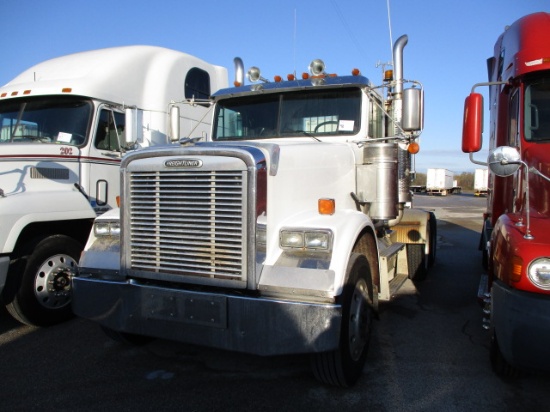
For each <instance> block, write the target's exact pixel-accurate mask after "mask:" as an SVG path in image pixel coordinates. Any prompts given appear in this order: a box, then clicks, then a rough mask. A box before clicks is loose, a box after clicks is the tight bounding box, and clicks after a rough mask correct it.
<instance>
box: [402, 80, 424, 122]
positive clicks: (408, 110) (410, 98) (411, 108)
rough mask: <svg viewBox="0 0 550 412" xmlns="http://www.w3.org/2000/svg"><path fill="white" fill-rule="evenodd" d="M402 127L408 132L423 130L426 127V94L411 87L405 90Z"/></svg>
mask: <svg viewBox="0 0 550 412" xmlns="http://www.w3.org/2000/svg"><path fill="white" fill-rule="evenodd" d="M401 127H402V128H403V130H405V131H408V132H414V131H419V130H422V129H423V127H424V92H423V90H421V89H417V88H415V87H411V88H409V89H405V90H403V116H402V120H401Z"/></svg>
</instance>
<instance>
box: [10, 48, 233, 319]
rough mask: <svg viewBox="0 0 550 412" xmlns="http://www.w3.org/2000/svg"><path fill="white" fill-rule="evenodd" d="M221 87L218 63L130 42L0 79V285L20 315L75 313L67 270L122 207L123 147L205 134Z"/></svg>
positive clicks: (46, 316)
mask: <svg viewBox="0 0 550 412" xmlns="http://www.w3.org/2000/svg"><path fill="white" fill-rule="evenodd" d="M221 87H227V70H226V69H225V68H222V67H218V66H214V65H211V64H208V63H206V62H204V61H202V60H200V59H198V58H196V57H193V56H190V55H188V54H185V53H181V52H177V51H174V50H169V49H165V48H160V47H152V46H128V47H116V48H109V49H103V50H95V51H88V52H82V53H77V54H72V55H67V56H63V57H59V58H55V59H52V60H48V61H45V62H42V63H40V64H38V65H36V66H33V67H31V68H29V69H28V70H26V71H24V72H23V73H21V74H20V75H19V76H17V77H16V78H15V79H13V80H12V81H10V82H9V83H8V84H6V85H5V86H3V87H1V88H0V126H1V128H0V176H1V179H0V293H1V297H2V301H3V303H4V304H6V306H7V309H8V311H9V312H10V313H11V314H12V315H13V316H14V317H15V318H16V319H17V320H19V321H21V322H24V323H27V324H31V325H40V326H43V325H50V324H53V323H56V322H60V321H63V320H65V319H67V318H68V317H70V316H71V313H72V311H71V305H70V301H71V284H70V279H69V276H70V273H71V272H70V270H69V269H70V268H72V267H74V266H75V265H76V264H77V261H78V259H79V256H80V253H81V251H82V249H83V246H84V244H85V242H86V239H87V238H88V234H89V232H90V229H91V227H92V224H93V220H94V218H95V217H97V215H98V214H101V213H103V212H105V211H107V210H109V209H111V208H113V207H117V197H118V196H119V186H120V173H119V166H120V161H121V158H122V156H123V155H124V153H126V152H128V151H133V150H135V149H138V148H143V147H147V146H152V145H160V144H167V143H170V142H171V141H174V140H177V139H178V138H179V136H181V135H187V134H189V133H195V134H197V135H201V134H206V133H208V132H209V130H210V127H211V126H210V119H211V116H207V115H206V114H207V113H208V111H209V110H210V103H209V101H208V100H209V99H210V96H211V94H212V93H213V92H214V91H216V90H217V89H219V88H221ZM169 113H171V114H172V115H171V116H170V115H169ZM171 120H172V121H171ZM180 120H181V121H180Z"/></svg>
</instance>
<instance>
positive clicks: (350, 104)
mask: <svg viewBox="0 0 550 412" xmlns="http://www.w3.org/2000/svg"><path fill="white" fill-rule="evenodd" d="M360 113H361V90H360V89H359V88H346V89H330V90H311V91H309V90H308V91H304V90H300V91H299V92H287V93H274V94H261V95H254V96H246V97H236V98H231V99H223V100H220V101H219V102H218V104H217V109H216V115H215V119H216V120H215V121H216V126H215V128H214V130H215V133H214V136H213V139H214V140H244V139H265V138H273V137H287V136H303V135H308V136H310V135H312V136H331V135H332V136H334V135H343V134H345V135H351V134H357V133H358V132H359V129H360V126H361V125H360V119H361V116H360Z"/></svg>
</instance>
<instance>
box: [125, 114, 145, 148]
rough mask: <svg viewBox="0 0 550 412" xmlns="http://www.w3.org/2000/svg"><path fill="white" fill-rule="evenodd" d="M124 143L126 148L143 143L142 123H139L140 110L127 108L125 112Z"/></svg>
mask: <svg viewBox="0 0 550 412" xmlns="http://www.w3.org/2000/svg"><path fill="white" fill-rule="evenodd" d="M124 117H125V119H124V131H125V133H124V143H126V147H131V146H133V145H134V144H136V142H138V141H141V140H142V139H141V134H142V133H143V130H142V128H141V122H139V120H140V119H139V113H138V109H131V108H126V110H125V111H124Z"/></svg>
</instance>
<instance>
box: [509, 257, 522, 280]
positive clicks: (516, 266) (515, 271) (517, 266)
mask: <svg viewBox="0 0 550 412" xmlns="http://www.w3.org/2000/svg"><path fill="white" fill-rule="evenodd" d="M522 268H523V259H522V258H520V257H519V256H514V257H513V258H512V279H511V280H512V282H519V281H520V280H521V270H522Z"/></svg>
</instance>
